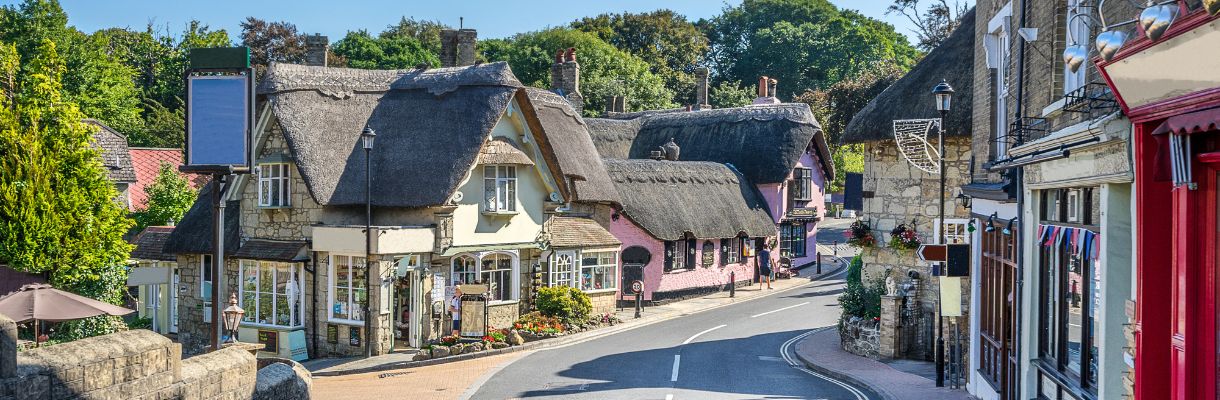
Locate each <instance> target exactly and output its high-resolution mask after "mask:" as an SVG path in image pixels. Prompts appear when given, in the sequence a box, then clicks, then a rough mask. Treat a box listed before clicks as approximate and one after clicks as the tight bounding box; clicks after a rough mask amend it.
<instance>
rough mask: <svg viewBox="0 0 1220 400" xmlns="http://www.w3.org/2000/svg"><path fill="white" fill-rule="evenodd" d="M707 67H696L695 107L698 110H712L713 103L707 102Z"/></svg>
mask: <svg viewBox="0 0 1220 400" xmlns="http://www.w3.org/2000/svg"><path fill="white" fill-rule="evenodd" d="M707 86H708V85H707V68H705V67H699V68H696V69H695V109H696V110H711V109H712V105H711V104H709V103H708V102H707Z"/></svg>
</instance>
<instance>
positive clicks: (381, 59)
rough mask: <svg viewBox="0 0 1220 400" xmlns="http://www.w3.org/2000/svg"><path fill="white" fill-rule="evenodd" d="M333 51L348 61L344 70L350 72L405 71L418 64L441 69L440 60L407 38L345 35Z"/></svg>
mask: <svg viewBox="0 0 1220 400" xmlns="http://www.w3.org/2000/svg"><path fill="white" fill-rule="evenodd" d="M332 50H333V51H334V52H335V54H336V55H338V56H340V57H343V58H344V59H345V60H347V66H348V67H351V68H360V69H408V68H415V67H416V66H419V65H420V64H426V65H428V66H430V67H438V66H440V65H441V59H440V56H438V55H437V54H436V53H433V52H431V51H429V50H428V49H426V48H424V45H423V44H420V43H419V41H418V40H415V38H412V37H409V36H391V37H377V38H374V37H372V36H370V35H369V33H368V31H365V30H359V31H348V32H347V36H344V37H343V39H342V40H340V41H338V42H337V43H335V46H334V47H333V49H332Z"/></svg>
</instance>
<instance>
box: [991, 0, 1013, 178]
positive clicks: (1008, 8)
mask: <svg viewBox="0 0 1220 400" xmlns="http://www.w3.org/2000/svg"><path fill="white" fill-rule="evenodd" d="M1011 24H1012V3H1011V2H1010V3H1008V4H1007V5H1005V6H1004V7H1003V8H1002V9H1001V10H1000V11H999V12H998V13H996V15H995V17H992V19H991V20H990V21H988V23H987V32H988V33H987V36H986V37H985V38H984V46H985V49H986V51H987V67H988V68H991V69H992V70H993V72H994V73H993V74H992V75H993V79H992V93H991V96H992V98H993V100H994V101H993V102H992V103H993V104H994V108H993V109H992V111H991V113H992V118H993V121H994V122H995V124H994V125H992V129H993V130H994V132H995V134H994V135H992V136H993V138H994V139H995V142H994V147H993V150H994V154H991V155H990V157H991V159H992V160H996V159H1002V158H1004V157H1005V156H1006V155H1007V153H1008V144H1007V143H1006V140H1007V138H1005V136H1007V135H1008V81H1009V76H1008V67H1009V63H1010V60H1011V54H1012V42H1011V40H1012V38H1011V36H1010V34H1011V32H1010V25H1011Z"/></svg>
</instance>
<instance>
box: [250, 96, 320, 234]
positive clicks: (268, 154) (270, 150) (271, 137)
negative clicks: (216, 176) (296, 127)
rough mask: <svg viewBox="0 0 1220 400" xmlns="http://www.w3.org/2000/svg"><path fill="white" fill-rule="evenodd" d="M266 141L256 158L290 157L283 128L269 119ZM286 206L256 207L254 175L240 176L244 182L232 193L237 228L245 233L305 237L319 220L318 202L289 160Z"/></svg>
mask: <svg viewBox="0 0 1220 400" xmlns="http://www.w3.org/2000/svg"><path fill="white" fill-rule="evenodd" d="M265 140H266V142H265V143H264V144H263V147H262V149H261V150H260V151H259V153H258V157H257V158H256V160H268V159H283V160H292V155H291V154H292V153H291V152H290V150H289V148H288V144H287V142H286V140H285V139H284V130H283V128H282V127H280V124H279V122H277V121H275V120H274V119H272V122H271V123H270V124H268V125H267V136H266V139H265ZM288 169H289V182H290V183H289V192H288V198H289V202H290V204H289V206H288V207H281V208H259V207H258V175H257V174H250V175H247V176H245V177H244V179H245V180H246V182H245V184H244V185H242V186H241V187H240V189H241V192H240V193H238V194H236V195H237V196H238V198H239V199H240V200H241V232H242V235H243V236H245V237H254V238H259V239H278V240H309V239H310V238H311V235H312V234H313V230H312V225H313V224H314V223H315V222H317V221H319V220H321V218H322V215H321V213H322V206H320V205H318V203H317V202H316V201H314V199H313V195H311V194H310V193H309V188H308V187H307V186H305V180H304V179H302V178H301V173H300V171H299V170H298V169H297V166H296V164H295V163H292V162H291V161H289V168H288Z"/></svg>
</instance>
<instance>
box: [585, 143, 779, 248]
mask: <svg viewBox="0 0 1220 400" xmlns="http://www.w3.org/2000/svg"><path fill="white" fill-rule="evenodd" d="M605 164H606V169H607V170H608V171H609V172H610V178H611V179H612V180H614V186H615V187H616V188H617V189H618V192H619V194H620V195H622V197H623V214H624V215H626V216H627V217H628V218H630V219H631V220H632V221H634V222H635V223H636V224H638V225H639V226H640V227H641V228H643V229H644V230H646V231H648V233H650V234H652V235H653V236H654V237H656V238H658V239H661V240H678V239H681V238H682V237H684V235H685V233H686V232H690V233H691V234H693V235H694V236H695V237H697V238H731V237H736V236H737V235H738V233H741V232H745V233H746V234H747V235H749V236H751V237H767V236H773V235H775V222H774V220H773V219H771V215H770V214H769V212H768V211H767V203H766V200H765V199H763V196H762V194H761V193H759V192H758V189H757V188H756V187H755V186H754V185H751V184H750V183H749V182H748V181H747V180H746V179H745V177H744V176H742V174H741V173H739V172H737V171H736V170H734V169H732V168H731V167H729V166H727V165H724V164H717V163H712V162H699V161H654V160H617V159H607V160H605Z"/></svg>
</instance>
